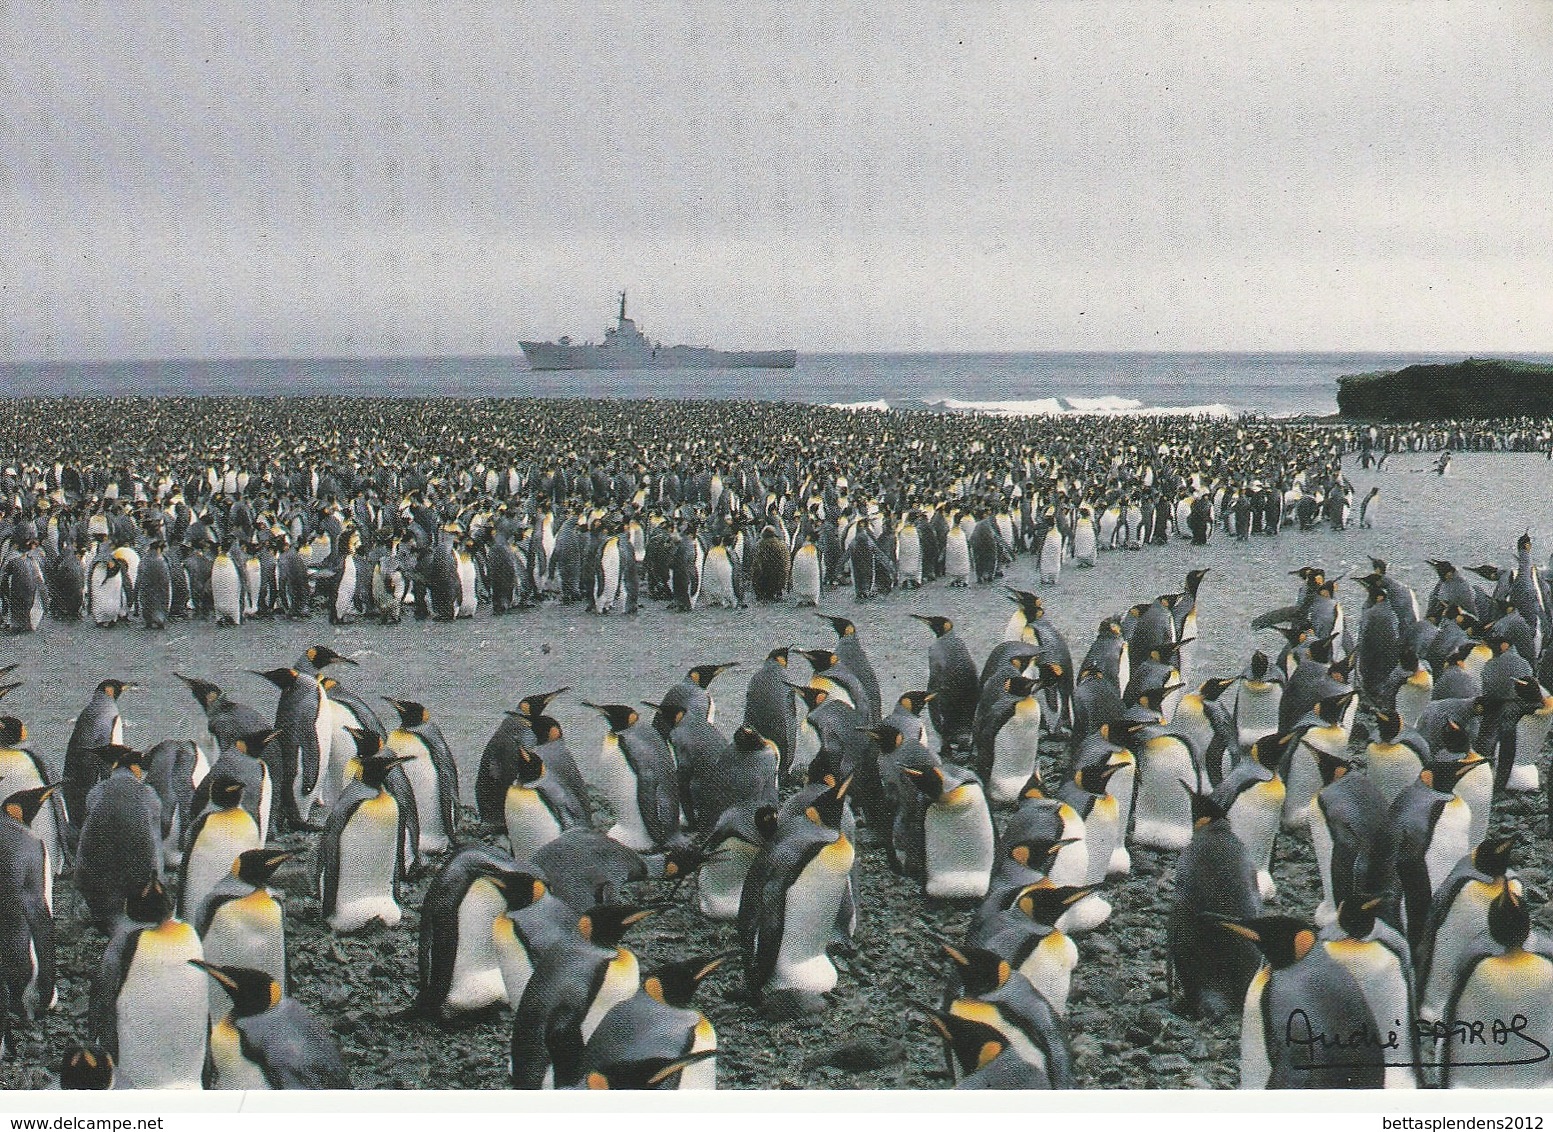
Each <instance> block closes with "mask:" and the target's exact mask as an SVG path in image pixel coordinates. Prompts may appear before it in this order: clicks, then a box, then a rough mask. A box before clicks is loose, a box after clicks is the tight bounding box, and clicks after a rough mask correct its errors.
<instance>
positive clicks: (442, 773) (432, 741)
mask: <svg viewBox="0 0 1553 1132" xmlns="http://www.w3.org/2000/svg"><path fill="white" fill-rule="evenodd" d="M416 734H418V735H419V736H420V737H421V739H422V740H423V741H424V742H425V743H426V750H427V751H428V752H430V754H431V765H432V769H433V770H434V771H435V772H436V775H437V806H438V808H439V809H440V810H441V812H442V829H443V831H444V832H445V833H446V834H447V837H448V844H450V845H457V844H458V838H457V836H456V835H455V831H456V830H457V828H458V764H457V763H455V762H454V761H453V752H452V751H450V750H448V743H447V740H446V739H444V738H443V736H442V731H441V729H440V728H437V727H427V728H425V729H423V730H419V731H417V732H416ZM417 844H419V841H418V840H417Z"/></svg>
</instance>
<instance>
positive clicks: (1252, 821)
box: [1229, 775, 1284, 900]
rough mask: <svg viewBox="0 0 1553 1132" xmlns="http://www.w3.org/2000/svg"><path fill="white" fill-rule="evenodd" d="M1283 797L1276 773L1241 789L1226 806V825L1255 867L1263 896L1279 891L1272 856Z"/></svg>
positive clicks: (1267, 898) (1282, 790)
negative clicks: (1263, 780)
mask: <svg viewBox="0 0 1553 1132" xmlns="http://www.w3.org/2000/svg"><path fill="white" fill-rule="evenodd" d="M1283 798H1284V789H1283V779H1281V778H1279V777H1277V776H1276V775H1275V776H1274V777H1273V779H1272V780H1271V781H1270V782H1262V783H1258V784H1257V785H1255V786H1250V787H1247V788H1246V789H1245V790H1243V791H1242V792H1241V794H1240V797H1238V798H1236V799H1235V802H1234V804H1233V805H1232V806H1230V810H1229V827H1230V829H1231V830H1232V831H1233V832H1234V834H1235V836H1236V837H1238V838H1240V843H1241V844H1242V845H1244V846H1245V847H1246V856H1248V857H1249V858H1250V859H1251V864H1252V865H1253V866H1255V868H1256V887H1257V890H1258V891H1259V892H1260V893H1261V895H1262V899H1263V900H1271V899H1272V898H1273V897H1275V896H1277V895H1278V886H1277V884H1275V883H1274V881H1273V874H1272V859H1273V845H1274V843H1276V842H1277V840H1278V829H1279V825H1280V822H1281V817H1282V814H1283Z"/></svg>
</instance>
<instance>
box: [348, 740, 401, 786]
mask: <svg viewBox="0 0 1553 1132" xmlns="http://www.w3.org/2000/svg"><path fill="white" fill-rule="evenodd" d="M367 734H369V735H370V734H371V732H367ZM372 737H373V739H374V740H375V739H376V738H377V736H376V735H373V736H372ZM356 741H357V743H358V747H357V750H358V751H359V750H360V746H359V744H360V743H361V739H360V737H359V736H358V737H357V740H356ZM357 761H358V762H359V763H360V764H361V782H362V785H364V786H367V787H370V788H371V789H373V790H381V789H382V788H383V784H384V783H385V782H387V781H388V775H389V772H390V771H392V770H393V769H394V767H396V766H398V765H399V764H400V763H408V762H414V761H415V757H414V756H413V755H386V754H384V753H383V752H382V751H375V752H373V753H372V754H370V755H364V756H363V755H360V754H358V755H357Z"/></svg>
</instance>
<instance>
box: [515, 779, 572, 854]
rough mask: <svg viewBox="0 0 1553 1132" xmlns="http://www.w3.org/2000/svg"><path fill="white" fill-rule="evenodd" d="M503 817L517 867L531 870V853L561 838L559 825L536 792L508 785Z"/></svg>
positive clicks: (523, 787)
mask: <svg viewBox="0 0 1553 1132" xmlns="http://www.w3.org/2000/svg"><path fill="white" fill-rule="evenodd" d="M505 816H506V822H507V845H508V848H509V850H510V851H511V853H512V859H513V860H515V861H517V863H518V867H519V868H522V869H528V868H530V867H531V866H532V865H533V863H534V854H535V853H537V852H539V850H541V849H543V848H544V847H545V846H546V845H549V844H550V842H552V841H554V840H555V839H556V838H557V837H560V836H561V823H560V822H558V821H556V819H555V815H554V814H553V813H551V812H550V807H549V806H547V805H545V803H544V799H542V798H541V797H540V796H539V792H538V791H537V790H530V789H529V788H528V787H525V786H517V785H514V786H509V787H508V788H507V805H506V809H505Z"/></svg>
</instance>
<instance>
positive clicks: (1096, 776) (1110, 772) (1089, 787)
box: [1073, 762, 1125, 794]
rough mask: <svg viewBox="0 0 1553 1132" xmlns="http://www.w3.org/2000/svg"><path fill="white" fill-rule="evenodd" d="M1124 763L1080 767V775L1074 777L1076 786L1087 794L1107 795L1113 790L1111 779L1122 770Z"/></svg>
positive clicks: (1092, 764)
mask: <svg viewBox="0 0 1553 1132" xmlns="http://www.w3.org/2000/svg"><path fill="white" fill-rule="evenodd" d="M1124 765H1125V764H1124V763H1113V762H1104V763H1091V764H1090V765H1089V766H1085V767H1080V768H1079V770H1078V773H1077V774H1075V775H1074V776H1073V782H1074V784H1075V785H1076V786H1077V787H1078V788H1079V789H1080V790H1082V791H1084V793H1086V794H1105V793H1106V792H1107V791H1108V790H1110V788H1111V778H1112V776H1114V775H1115V774H1116V772H1117V771H1119V770H1121V769H1122V767H1123V766H1124Z"/></svg>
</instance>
